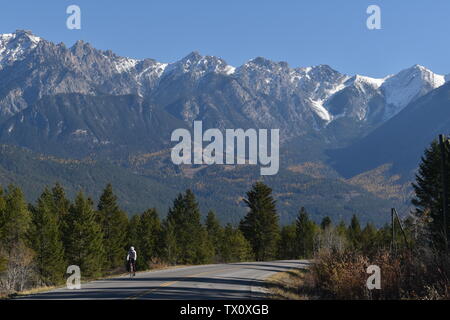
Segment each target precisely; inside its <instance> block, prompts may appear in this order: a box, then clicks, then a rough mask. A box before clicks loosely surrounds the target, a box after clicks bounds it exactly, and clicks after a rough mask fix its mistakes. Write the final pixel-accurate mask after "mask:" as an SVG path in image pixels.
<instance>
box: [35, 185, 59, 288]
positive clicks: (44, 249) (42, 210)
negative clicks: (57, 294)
mask: <svg viewBox="0 0 450 320" xmlns="http://www.w3.org/2000/svg"><path fill="white" fill-rule="evenodd" d="M31 208H32V209H31V212H32V221H33V224H32V228H31V231H30V239H31V241H30V243H31V247H32V249H33V250H34V252H35V253H36V255H35V257H34V261H35V265H36V268H37V271H38V274H39V277H40V280H41V281H42V282H43V283H44V284H46V285H49V284H57V283H60V282H61V281H62V280H63V279H64V274H65V270H66V269H65V267H66V265H65V261H64V249H63V243H62V241H61V234H60V231H59V226H58V217H57V215H56V212H55V211H54V208H55V205H54V203H53V197H52V194H51V192H50V191H49V190H48V189H45V190H44V192H43V193H42V194H41V196H40V197H39V199H38V201H37V205H36V207H33V206H32V207H31Z"/></svg>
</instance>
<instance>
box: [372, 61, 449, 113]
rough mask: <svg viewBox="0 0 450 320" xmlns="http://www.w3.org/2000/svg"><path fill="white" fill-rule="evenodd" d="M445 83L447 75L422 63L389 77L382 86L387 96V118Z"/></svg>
mask: <svg viewBox="0 0 450 320" xmlns="http://www.w3.org/2000/svg"><path fill="white" fill-rule="evenodd" d="M444 83H445V76H443V75H439V74H435V73H433V72H432V71H431V70H429V69H427V68H425V67H423V66H420V65H414V66H412V67H411V68H408V69H405V70H402V71H400V72H399V73H397V74H396V75H393V76H391V77H389V78H388V79H386V80H385V81H384V82H383V84H382V86H381V88H380V89H381V91H382V92H383V94H384V96H385V98H386V104H387V111H386V118H390V117H392V116H393V115H395V114H397V113H398V112H400V111H401V110H402V109H403V108H404V107H406V106H407V105H408V104H409V103H410V102H412V101H413V100H415V99H417V98H419V97H420V96H423V95H424V94H426V93H428V92H429V91H431V90H433V89H436V88H438V87H440V86H442V85H443V84H444Z"/></svg>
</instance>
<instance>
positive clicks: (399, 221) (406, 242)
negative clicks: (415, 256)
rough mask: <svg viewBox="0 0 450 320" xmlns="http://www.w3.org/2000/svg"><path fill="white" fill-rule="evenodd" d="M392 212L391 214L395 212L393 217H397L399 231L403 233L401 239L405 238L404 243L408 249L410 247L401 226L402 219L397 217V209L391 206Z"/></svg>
mask: <svg viewBox="0 0 450 320" xmlns="http://www.w3.org/2000/svg"><path fill="white" fill-rule="evenodd" d="M392 212H393V214H395V217H396V218H397V221H398V225H399V226H400V231H401V232H402V234H403V239H405V244H406V246H407V247H408V248H409V249H411V248H410V245H409V242H408V237H407V236H406V232H405V228H403V223H402V220H400V217H399V215H398V213H397V210H396V209H395V208H392Z"/></svg>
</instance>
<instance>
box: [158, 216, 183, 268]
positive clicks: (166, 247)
mask: <svg viewBox="0 0 450 320" xmlns="http://www.w3.org/2000/svg"><path fill="white" fill-rule="evenodd" d="M162 243H163V252H162V255H163V257H164V259H165V261H166V262H167V263H169V264H173V265H174V264H176V263H177V259H178V256H179V249H178V246H177V238H176V234H175V226H174V223H173V222H172V221H171V220H168V219H166V220H165V221H164V223H163V228H162Z"/></svg>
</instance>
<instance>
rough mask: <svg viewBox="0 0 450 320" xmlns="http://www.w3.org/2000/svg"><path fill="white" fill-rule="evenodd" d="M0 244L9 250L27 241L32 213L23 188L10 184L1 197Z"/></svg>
mask: <svg viewBox="0 0 450 320" xmlns="http://www.w3.org/2000/svg"><path fill="white" fill-rule="evenodd" d="M0 198H1V200H0V245H1V246H2V247H3V248H4V249H5V250H7V251H8V252H9V251H10V250H11V249H12V247H13V246H14V245H16V244H17V245H19V243H26V242H27V235H28V231H29V228H30V226H31V213H30V211H29V210H28V206H27V203H26V201H25V198H24V196H23V193H22V190H21V189H20V188H18V187H16V186H13V185H10V186H9V187H8V191H7V193H6V195H5V196H4V197H0Z"/></svg>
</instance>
